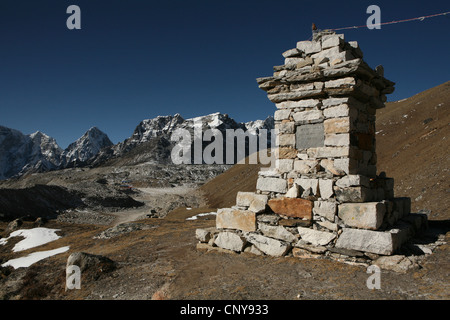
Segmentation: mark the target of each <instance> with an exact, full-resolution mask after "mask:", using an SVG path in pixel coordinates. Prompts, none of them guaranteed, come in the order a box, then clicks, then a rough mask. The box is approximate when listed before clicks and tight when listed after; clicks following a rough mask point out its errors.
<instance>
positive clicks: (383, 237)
mask: <svg viewBox="0 0 450 320" xmlns="http://www.w3.org/2000/svg"><path fill="white" fill-rule="evenodd" d="M335 246H336V248H344V249H352V250H358V251H365V252H371V253H376V254H384V255H391V254H393V253H394V250H395V249H396V243H395V239H394V237H393V234H392V233H390V232H380V231H371V230H363V229H350V228H343V229H342V234H341V235H340V236H339V238H338V240H337V242H336V245H335Z"/></svg>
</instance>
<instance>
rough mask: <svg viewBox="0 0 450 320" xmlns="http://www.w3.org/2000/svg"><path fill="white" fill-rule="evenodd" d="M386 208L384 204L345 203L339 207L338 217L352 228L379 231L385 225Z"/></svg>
mask: <svg viewBox="0 0 450 320" xmlns="http://www.w3.org/2000/svg"><path fill="white" fill-rule="evenodd" d="M385 213H386V206H385V204H384V203H382V202H366V203H343V204H340V205H339V207H338V216H339V218H341V219H342V221H343V222H344V223H345V224H346V225H348V226H350V227H355V228H359V229H370V230H377V229H378V228H379V227H380V226H381V224H382V223H383V218H384V214H385Z"/></svg>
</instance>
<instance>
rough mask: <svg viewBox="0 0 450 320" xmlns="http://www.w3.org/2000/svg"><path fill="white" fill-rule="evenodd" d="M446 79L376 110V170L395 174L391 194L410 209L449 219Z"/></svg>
mask: <svg viewBox="0 0 450 320" xmlns="http://www.w3.org/2000/svg"><path fill="white" fill-rule="evenodd" d="M449 102H450V81H449V82H446V83H444V84H442V85H440V86H437V87H434V88H432V89H429V90H426V91H424V92H422V93H419V94H417V95H415V96H413V97H410V98H408V99H405V100H400V101H397V102H390V103H387V104H386V108H384V109H382V110H379V111H377V133H378V134H377V156H378V164H377V167H378V171H379V172H380V171H385V172H386V174H387V176H388V177H393V178H394V179H395V196H397V197H402V196H405V197H410V198H411V200H412V209H413V211H416V212H417V211H419V210H422V209H425V210H430V211H431V214H430V216H429V217H430V218H431V219H438V220H442V219H449V218H450V213H449V207H450V186H449V181H450V175H449V169H450V160H449V151H450V144H449V140H448V139H449V138H450V112H449V111H450V104H449Z"/></svg>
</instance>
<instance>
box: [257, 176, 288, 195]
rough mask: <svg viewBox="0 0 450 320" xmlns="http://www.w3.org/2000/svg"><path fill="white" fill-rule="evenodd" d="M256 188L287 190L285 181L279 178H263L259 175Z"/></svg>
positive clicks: (277, 191) (276, 190) (281, 191)
mask: <svg viewBox="0 0 450 320" xmlns="http://www.w3.org/2000/svg"><path fill="white" fill-rule="evenodd" d="M256 189H257V190H261V191H269V192H276V193H286V192H287V181H286V180H284V179H281V178H263V177H259V178H258V180H257V182H256Z"/></svg>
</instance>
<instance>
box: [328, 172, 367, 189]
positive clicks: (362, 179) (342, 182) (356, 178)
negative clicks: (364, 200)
mask: <svg viewBox="0 0 450 320" xmlns="http://www.w3.org/2000/svg"><path fill="white" fill-rule="evenodd" d="M336 186H338V187H340V188H348V187H356V186H364V187H367V188H369V187H370V179H369V178H368V177H366V176H362V175H357V174H355V175H346V176H344V177H342V178H340V179H339V180H337V181H336Z"/></svg>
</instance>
